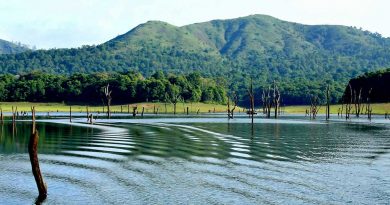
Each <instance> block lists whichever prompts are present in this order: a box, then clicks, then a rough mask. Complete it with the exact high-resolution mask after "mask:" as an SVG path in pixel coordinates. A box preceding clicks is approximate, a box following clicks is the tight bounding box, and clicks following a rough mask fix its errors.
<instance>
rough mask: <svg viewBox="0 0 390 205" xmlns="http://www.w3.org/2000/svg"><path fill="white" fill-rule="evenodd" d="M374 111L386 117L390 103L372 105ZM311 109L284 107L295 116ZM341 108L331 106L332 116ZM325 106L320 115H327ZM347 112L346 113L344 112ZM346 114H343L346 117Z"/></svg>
mask: <svg viewBox="0 0 390 205" xmlns="http://www.w3.org/2000/svg"><path fill="white" fill-rule="evenodd" d="M371 106H372V110H373V113H374V114H379V115H384V114H386V113H390V103H374V104H371ZM309 108H310V105H295V106H286V107H283V111H285V112H286V113H293V114H304V113H305V112H306V110H308V109H309ZM339 108H340V109H341V105H340V104H337V105H331V106H330V114H337V113H338V110H339ZM325 111H326V109H325V105H323V106H321V107H320V110H319V111H318V113H319V114H325ZM344 112H345V111H344ZM352 113H354V110H353V109H352ZM344 114H345V113H343V115H344Z"/></svg>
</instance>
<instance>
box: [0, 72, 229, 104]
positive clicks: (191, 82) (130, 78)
mask: <svg viewBox="0 0 390 205" xmlns="http://www.w3.org/2000/svg"><path fill="white" fill-rule="evenodd" d="M107 85H109V88H110V91H112V104H113V105H117V104H129V103H134V102H167V103H180V102H207V103H218V104H224V103H226V101H227V97H226V91H225V86H224V84H221V83H219V82H218V81H217V80H214V79H211V78H205V77H202V76H201V75H200V74H199V73H197V72H194V73H190V74H187V75H182V74H179V75H174V74H165V73H163V72H162V71H157V72H155V73H154V74H153V75H151V76H150V77H147V78H145V77H144V76H142V74H141V73H139V72H124V73H94V74H81V73H77V74H73V75H70V76H67V75H56V74H47V73H43V72H39V71H36V72H31V73H29V74H25V75H19V76H13V75H10V74H4V75H0V102H1V101H15V102H23V101H28V102H65V103H67V104H86V105H103V104H106V101H105V96H104V92H103V88H104V87H105V86H107Z"/></svg>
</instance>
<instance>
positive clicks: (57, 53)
mask: <svg viewBox="0 0 390 205" xmlns="http://www.w3.org/2000/svg"><path fill="white" fill-rule="evenodd" d="M383 67H390V39H388V38H383V37H381V36H380V35H379V34H376V33H370V32H368V31H363V30H361V29H357V28H353V27H346V26H334V25H315V26H309V25H302V24H298V23H291V22H286V21H282V20H279V19H276V18H273V17H270V16H264V15H253V16H248V17H242V18H237V19H230V20H215V21H210V22H205V23H198V24H192V25H188V26H183V27H177V26H173V25H170V24H168V23H165V22H160V21H149V22H147V23H145V24H141V25H139V26H137V27H136V28H134V29H132V30H131V31H129V32H127V33H125V34H123V35H121V36H118V37H117V38H115V39H112V40H110V41H108V42H106V43H103V44H101V45H98V46H84V47H82V48H77V49H53V50H47V51H44V50H40V51H28V52H24V53H20V54H12V55H0V73H12V74H17V73H25V72H29V71H31V70H36V69H38V70H43V71H45V72H48V73H62V74H69V73H77V72H100V71H126V70H137V71H140V72H141V73H143V74H144V75H146V76H148V75H150V74H152V73H154V71H156V70H163V71H166V72H173V73H189V72H192V71H194V70H196V71H200V72H201V73H202V75H205V76H218V77H219V76H227V77H226V80H227V81H228V82H232V85H230V87H232V88H233V89H235V90H243V91H244V90H245V89H244V87H245V86H246V85H245V84H244V82H248V81H247V79H248V78H249V76H253V77H254V79H255V83H256V84H257V86H266V84H267V82H271V81H273V80H277V81H278V82H281V86H282V88H283V90H284V93H285V102H287V103H293V104H296V103H304V102H302V101H303V100H304V99H303V96H306V95H308V93H311V92H312V93H317V94H318V93H320V92H322V91H321V90H323V89H322V88H323V87H325V84H326V83H330V84H331V85H332V89H333V92H332V93H333V94H334V96H333V99H334V100H335V99H336V98H337V97H340V96H341V95H342V93H343V91H344V88H345V85H346V84H347V83H348V81H349V79H350V78H353V77H356V76H358V75H360V74H362V73H364V72H366V71H373V70H376V69H377V68H383Z"/></svg>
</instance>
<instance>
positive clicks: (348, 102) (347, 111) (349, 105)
mask: <svg viewBox="0 0 390 205" xmlns="http://www.w3.org/2000/svg"><path fill="white" fill-rule="evenodd" d="M348 87H349V91H350V98H349V100H346V102H345V119H346V120H348V119H350V117H351V116H350V115H351V111H352V101H353V90H352V86H351V84H348Z"/></svg>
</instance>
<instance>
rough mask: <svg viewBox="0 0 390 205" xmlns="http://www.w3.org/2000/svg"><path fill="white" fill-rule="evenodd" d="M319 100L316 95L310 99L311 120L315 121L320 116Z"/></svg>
mask: <svg viewBox="0 0 390 205" xmlns="http://www.w3.org/2000/svg"><path fill="white" fill-rule="evenodd" d="M319 104H320V103H319V98H318V97H317V96H315V95H313V96H311V98H310V119H313V120H315V119H316V117H317V114H318V111H319V110H320V109H321V107H319Z"/></svg>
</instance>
